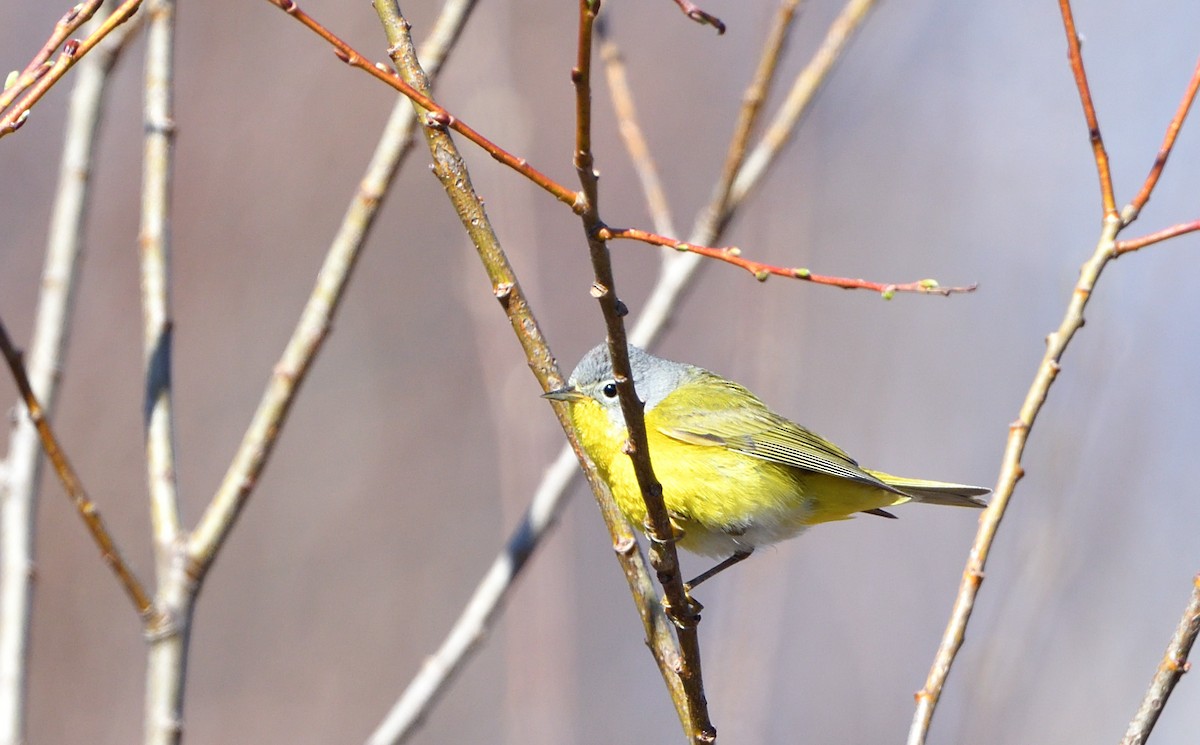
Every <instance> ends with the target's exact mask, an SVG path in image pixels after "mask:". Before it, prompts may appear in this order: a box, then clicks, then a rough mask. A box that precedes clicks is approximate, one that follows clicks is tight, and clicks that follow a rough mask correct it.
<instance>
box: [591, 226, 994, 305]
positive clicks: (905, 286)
mask: <svg viewBox="0 0 1200 745" xmlns="http://www.w3.org/2000/svg"><path fill="white" fill-rule="evenodd" d="M597 235H598V236H599V237H600V238H602V239H603V240H633V241H641V242H643V243H650V244H652V245H655V246H666V247H668V248H674V249H676V250H678V251H685V252H688V253H694V254H699V255H701V256H707V257H709V258H711V259H718V260H720V261H724V262H726V263H729V264H733V265H734V266H737V267H741V268H742V269H745V270H746V271H748V272H750V274H752V275H754V278H755V279H757V280H758V281H759V282H765V281H767V279H768V278H769V277H771V276H772V275H774V276H779V277H788V278H791V279H801V280H804V281H805V282H813V283H814V284H820V285H829V286H831V287H840V288H842V289H844V290H872V291H874V292H878V293H879V294H880V295H882V296H883V297H884V299H887V300H890V299H891V298H892V296H893V295H895V294H896V293H897V292H915V293H920V294H925V295H951V294H957V293H964V292H974V291H975V288H976V286H975V285H973V284H972V285H966V286H964V287H943V286H942V285H940V284H939V283H938V281H937V280H936V279H920V280H917V281H916V282H904V283H895V282H872V281H870V280H866V279H851V278H849V277H832V276H827V275H824V274H813V273H812V272H811V271H809V270H808V269H805V268H803V267H782V266H774V265H772V264H763V263H762V262H758V261H751V260H749V259H743V258H742V255H741V254H742V251H741V249H739V248H737V247H736V246H726V247H712V246H697V245H695V244H692V243H685V242H681V241H676V240H674V239H672V238H667V237H666V236H661V235H655V234H653V233H649V232H647V231H645V230H638V229H636V228H607V227H604V228H600V229H599V230H598V231H597Z"/></svg>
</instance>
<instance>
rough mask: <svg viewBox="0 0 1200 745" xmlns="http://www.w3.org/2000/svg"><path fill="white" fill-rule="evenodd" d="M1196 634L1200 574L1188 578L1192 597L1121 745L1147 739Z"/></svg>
mask: <svg viewBox="0 0 1200 745" xmlns="http://www.w3.org/2000/svg"><path fill="white" fill-rule="evenodd" d="M1197 634H1200V574H1198V575H1196V576H1195V577H1193V578H1192V597H1191V599H1190V600H1189V601H1188V604H1187V608H1185V609H1184V611H1183V616H1182V617H1180V619H1179V625H1178V626H1177V627H1176V628H1175V633H1174V634H1173V635H1172V636H1171V641H1170V643H1169V644H1167V651H1166V654H1164V655H1163V658H1162V662H1160V663H1159V664H1158V670H1157V671H1156V672H1155V673H1154V679H1153V680H1151V681H1150V687H1149V688H1148V689H1146V696H1145V698H1143V699H1142V704H1141V706H1139V707H1138V710H1137V713H1136V714H1134V716H1133V720H1132V721H1130V722H1129V729H1127V730H1126V731H1125V737H1123V738H1122V739H1121V745H1142V744H1143V743H1145V742H1146V740H1147V739H1149V737H1150V732H1151V731H1153V730H1154V725H1155V724H1157V723H1158V717H1159V715H1160V714H1162V710H1163V707H1164V706H1166V705H1167V699H1169V698H1170V697H1171V691H1173V690H1175V684H1176V683H1178V682H1179V679H1180V678H1182V677H1183V674H1184V673H1186V672H1187V671H1188V668H1189V667H1191V663H1190V662H1188V655H1189V654H1191V651H1192V645H1193V644H1195V642H1196V635H1197Z"/></svg>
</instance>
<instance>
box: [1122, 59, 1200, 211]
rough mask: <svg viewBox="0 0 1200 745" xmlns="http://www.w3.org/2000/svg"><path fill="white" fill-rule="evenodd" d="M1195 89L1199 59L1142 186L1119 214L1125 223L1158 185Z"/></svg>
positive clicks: (1199, 74)
mask: <svg viewBox="0 0 1200 745" xmlns="http://www.w3.org/2000/svg"><path fill="white" fill-rule="evenodd" d="M1197 90H1200V60H1197V61H1196V68H1195V69H1194V70H1193V71H1192V79H1191V80H1190V81H1189V82H1188V87H1187V90H1185V91H1184V93H1183V100H1182V101H1180V102H1179V108H1177V109H1176V110H1175V116H1173V117H1171V122H1170V123H1169V124H1168V125H1167V133H1166V134H1165V135H1164V136H1163V142H1162V145H1160V146H1159V148H1158V154H1157V155H1156V156H1155V157H1154V164H1153V165H1152V166H1150V173H1148V174H1147V175H1146V181H1145V182H1144V183H1143V184H1142V188H1141V190H1140V191H1138V193H1137V196H1135V197H1134V198H1133V201H1132V202H1130V203H1129V206H1128V207H1126V208H1125V211H1124V213H1123V214H1122V215H1121V217H1122V218H1123V219H1124V220H1125V222H1126V223H1130V222H1133V221H1134V220H1136V219H1137V216H1138V214H1139V213H1140V212H1141V211H1142V207H1145V206H1146V202H1148V201H1149V200H1150V193H1151V192H1153V191H1154V187H1155V186H1157V185H1158V179H1159V177H1160V176H1162V172H1163V169H1164V168H1165V167H1166V165H1167V158H1169V157H1170V155H1171V149H1172V148H1174V147H1175V140H1176V138H1177V137H1179V129H1180V127H1182V126H1183V120H1184V119H1185V118H1186V117H1187V113H1188V111H1189V110H1190V109H1191V108H1192V102H1193V101H1195V100H1196V91H1197Z"/></svg>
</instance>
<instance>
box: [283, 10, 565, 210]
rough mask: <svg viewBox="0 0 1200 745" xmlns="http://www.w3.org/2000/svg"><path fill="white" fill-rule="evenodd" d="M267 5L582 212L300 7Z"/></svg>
mask: <svg viewBox="0 0 1200 745" xmlns="http://www.w3.org/2000/svg"><path fill="white" fill-rule="evenodd" d="M268 2H270V3H271V4H272V5H274V6H276V7H277V8H279V9H280V10H282V11H283V12H285V13H287V14H288V15H290V16H291V17H293V18H295V19H296V20H297V21H300V23H302V24H304V25H305V26H306V27H307V28H308V29H309V30H311V31H312V32H314V33H315V34H317V35H318V36H320V37H321V38H322V39H324V40H325V41H327V42H329V44H330V45H331V46H333V48H334V54H335V55H337V58H338V59H340V60H341V61H342V62H345V63H346V64H348V65H350V66H351V67H356V68H358V69H360V70H363V71H364V72H367V73H370V74H371V75H373V76H374V77H376V78H378V79H379V80H382V81H383V82H385V83H387V84H388V85H390V86H392V87H393V88H395V89H396V90H397V91H399V92H400V93H402V94H403V95H405V96H406V97H408V98H409V99H410V100H412V101H413V102H414V103H416V104H417V105H418V106H420V107H421V108H423V109H427V110H428V114H427V115H426V117H427V119H426V124H436V125H437V126H440V127H445V128H448V129H452V130H454V131H455V132H458V133H459V134H461V135H462V136H463V137H466V138H467V139H468V140H470V141H471V142H474V143H475V144H476V145H478V146H479V147H481V148H483V150H484V151H485V152H487V154H488V155H490V156H492V157H493V158H495V159H496V160H498V161H500V162H501V163H503V164H504V165H506V166H508V167H509V168H511V169H513V170H514V171H516V172H517V173H519V174H521V175H522V176H524V177H525V178H527V179H529V180H530V181H532V182H533V183H535V184H537V185H538V186H540V187H542V188H543V189H545V190H546V191H548V192H549V193H550V194H552V195H553V196H554V198H555V199H557V200H558V201H560V202H563V203H565V204H568V205H570V206H571V208H572V209H573V210H575V211H576V212H577V213H578V212H579V211H580V210H581V207H580V205H579V204H577V202H578V201H579V195H578V193H577V192H576V191H574V190H572V189H568V188H567V187H565V186H563V185H562V184H560V183H558V182H557V181H555V180H554V179H552V178H550V177H549V176H547V175H546V174H544V173H542V172H541V171H539V170H537V169H536V168H534V167H533V166H531V165H529V162H528V161H526V160H525V159H524V158H518V157H517V156H515V155H513V154H512V153H510V152H508V151H507V150H505V149H504V148H502V147H500V146H499V145H497V144H495V143H494V142H492V141H491V140H489V139H488V138H486V137H484V136H483V135H481V134H480V133H479V132H477V131H475V130H474V129H473V128H471V127H470V126H468V125H467V124H466V123H465V122H463V121H462V120H461V119H459V118H458V117H456V116H454V115H453V114H451V113H450V112H449V111H447V110H446V109H444V108H442V106H440V105H439V104H438V103H437V102H435V101H434V100H433V99H432V98H429V97H428V96H426V95H424V94H422V93H421V92H420V91H418V90H417V89H415V88H413V87H412V86H411V85H409V84H408V83H406V82H404V79H403V78H401V77H400V76H399V75H397V74H396V72H395V71H393V70H392V69H391V68H389V67H388V66H387V65H384V64H383V63H372V62H370V61H368V60H367V59H366V58H365V57H363V56H362V55H361V54H359V53H358V52H356V51H355V50H354V48H353V47H351V46H350V45H349V44H347V43H346V42H344V41H342V40H341V39H340V38H339V37H338V36H337V35H336V34H334V33H333V32H332V31H330V30H329V29H327V28H325V26H323V25H321V23H320V22H319V21H317V20H316V19H315V18H313V17H312V16H310V15H309V14H307V13H305V12H304V11H303V10H301V9H300V7H299V6H298V5H296V3H295V2H294V0H268Z"/></svg>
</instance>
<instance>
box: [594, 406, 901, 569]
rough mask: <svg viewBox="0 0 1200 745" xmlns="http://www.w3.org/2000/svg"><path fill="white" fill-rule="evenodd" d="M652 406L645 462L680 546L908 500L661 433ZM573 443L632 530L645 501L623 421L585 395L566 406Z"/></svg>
mask: <svg viewBox="0 0 1200 745" xmlns="http://www.w3.org/2000/svg"><path fill="white" fill-rule="evenodd" d="M656 411H657V410H651V411H650V412H648V413H647V414H646V430H647V436H648V439H649V445H650V462H651V465H652V466H653V468H654V474H655V476H656V477H657V478H658V480H659V482H660V483H661V484H662V487H663V501H664V502H665V503H666V506H667V511H668V512H669V513H670V514H671V518H672V521H673V522H674V523H675V524H676V526H677V527H678V528H679V529H680V530H681V531H682V533H683V535H682V537H680V539H679V546H680V547H682V548H685V549H688V550H689V551H693V552H696V553H701V554H708V555H716V556H722V555H729V554H731V553H733V552H734V551H737V550H745V549H748V548H754V547H755V546H759V545H765V544H768V543H774V542H776V541H779V540H783V539H784V538H788V537H790V536H793V535H795V534H796V533H799V532H800V531H801V530H803V529H804V528H805V527H807V526H809V525H813V524H816V523H822V522H829V521H831V520H845V519H847V518H849V517H851V516H852V515H853V514H854V513H856V512H862V511H863V510H870V509H876V508H879V507H886V506H888V505H891V504H898V503H900V502H906V501H908V498H907V497H900V496H899V495H897V494H895V493H893V492H889V491H886V490H883V489H878V488H875V487H871V486H868V485H863V484H858V483H855V482H851V481H848V480H846V479H841V478H838V477H835V476H827V475H824V474H817V473H813V472H810V471H804V470H801V469H798V468H793V467H791V466H786V465H782V464H778V463H774V462H771V461H767V460H762V459H760V458H755V457H752V456H749V455H745V454H742V453H739V452H736V451H733V450H729V449H727V448H725V447H722V446H719V445H712V446H704V445H697V444H693V443H687V442H681V441H679V440H676V439H673V438H671V437H668V436H667V435H664V434H662V432H661V431H660V429H659V428H658V426H656V425H657V424H659V423H658V422H656V417H655V414H656ZM572 418H573V420H574V423H575V429H576V431H577V432H578V434H579V439H580V444H581V445H582V446H583V449H584V450H585V451H586V452H587V454H588V457H590V458H591V459H592V461H593V462H594V463H595V464H596V468H597V469H598V470H599V471H600V475H601V477H602V478H603V479H604V480H605V481H606V482H607V483H608V485H609V488H610V489H611V490H612V493H613V497H614V498H615V499H616V502H617V505H618V506H619V507H620V508H621V511H622V512H623V513H625V516H626V517H627V518H629V521H630V522H632V523H633V524H634V525H635V526H636V527H638V528H639V529H641V528H643V526H644V525H645V522H646V505H645V502H644V501H643V500H642V494H641V490H640V489H639V488H638V484H637V479H636V477H635V476H634V473H633V465H632V461H631V460H630V458H629V456H628V455H626V454H625V453H624V452H622V446H623V445H624V443H625V440H626V436H627V435H626V431H625V428H624V427H623V426H621V425H616V424H614V423H613V422H612V421H611V420H610V419H609V417H608V415H607V413H605V411H604V409H603V407H601V406H600V404H599V403H597V402H596V401H593V400H591V399H588V400H584V401H579V402H576V403H575V404H574V405H573V406H572Z"/></svg>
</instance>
